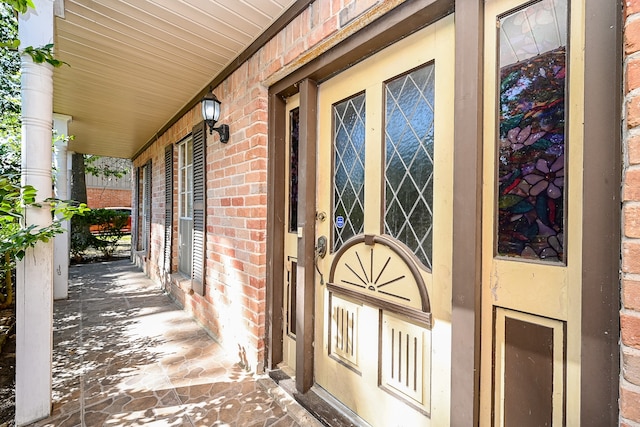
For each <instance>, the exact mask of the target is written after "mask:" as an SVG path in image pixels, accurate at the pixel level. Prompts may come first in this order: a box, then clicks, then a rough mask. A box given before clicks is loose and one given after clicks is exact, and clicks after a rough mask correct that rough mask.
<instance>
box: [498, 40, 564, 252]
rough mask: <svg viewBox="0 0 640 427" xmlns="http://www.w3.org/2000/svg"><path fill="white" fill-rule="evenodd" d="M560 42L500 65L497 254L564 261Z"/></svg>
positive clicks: (562, 75)
mask: <svg viewBox="0 0 640 427" xmlns="http://www.w3.org/2000/svg"><path fill="white" fill-rule="evenodd" d="M565 63H566V52H565V48H564V47H560V48H557V49H553V50H551V51H549V52H546V53H542V54H539V55H536V56H534V57H532V58H529V59H527V60H525V61H520V62H517V63H515V64H512V65H507V66H504V67H502V68H501V70H500V147H499V153H498V155H499V160H498V163H499V168H498V179H499V194H498V248H497V251H498V255H502V256H509V257H522V258H527V259H536V260H547V261H565V254H564V248H563V246H564V242H563V235H564V199H565V187H566V177H565V160H566V159H565V73H566V67H565V65H566V64H565Z"/></svg>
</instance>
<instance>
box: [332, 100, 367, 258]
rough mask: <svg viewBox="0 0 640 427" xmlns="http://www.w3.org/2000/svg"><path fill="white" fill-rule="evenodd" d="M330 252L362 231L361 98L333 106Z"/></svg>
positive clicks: (363, 130)
mask: <svg viewBox="0 0 640 427" xmlns="http://www.w3.org/2000/svg"><path fill="white" fill-rule="evenodd" d="M333 123H334V124H333V126H334V128H333V134H334V141H333V144H334V177H333V240H332V241H333V250H334V251H336V250H338V249H339V248H340V246H342V244H344V242H346V241H347V240H349V239H350V238H351V237H353V236H355V235H356V234H360V233H362V232H363V230H364V145H365V141H364V134H365V127H364V126H365V95H364V94H360V95H356V96H354V97H352V98H349V99H347V100H345V101H342V102H340V103H338V104H335V105H334V106H333Z"/></svg>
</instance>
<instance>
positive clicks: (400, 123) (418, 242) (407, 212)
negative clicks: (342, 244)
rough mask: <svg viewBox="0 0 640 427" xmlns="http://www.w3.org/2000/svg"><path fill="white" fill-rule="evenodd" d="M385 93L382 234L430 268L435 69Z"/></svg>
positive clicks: (397, 83)
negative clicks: (383, 211)
mask: <svg viewBox="0 0 640 427" xmlns="http://www.w3.org/2000/svg"><path fill="white" fill-rule="evenodd" d="M385 88H386V89H385V95H386V110H385V112H386V115H385V146H386V162H385V216H384V224H385V233H387V234H389V235H391V236H393V237H395V238H396V239H398V240H400V241H401V242H403V243H404V244H405V245H407V246H408V247H409V248H410V249H411V251H413V253H414V254H415V255H416V256H417V257H418V259H420V261H422V263H423V264H424V265H426V266H427V267H428V268H431V253H432V231H433V135H434V127H433V118H434V110H433V106H434V64H433V63H431V64H429V65H427V66H424V67H421V68H419V69H417V70H415V71H412V72H411V73H409V74H406V75H403V76H401V77H398V78H395V79H393V80H391V81H389V82H387V83H386V85H385Z"/></svg>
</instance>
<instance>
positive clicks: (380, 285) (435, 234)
mask: <svg viewBox="0 0 640 427" xmlns="http://www.w3.org/2000/svg"><path fill="white" fill-rule="evenodd" d="M453 35H454V18H453V15H451V16H448V17H446V18H444V19H442V20H440V21H439V22H437V23H435V24H432V25H431V26H429V27H428V28H425V29H423V30H421V31H419V32H417V33H415V34H413V35H411V36H409V37H407V38H405V39H403V40H401V41H400V42H397V43H395V44H394V45H392V46H390V47H388V48H386V49H384V50H383V51H381V52H380V53H377V54H376V55H374V56H372V57H370V58H368V59H366V60H365V61H363V62H361V63H359V64H357V65H355V66H353V67H351V68H350V69H348V70H346V71H344V72H342V73H341V74H339V75H338V76H336V77H334V78H332V79H331V80H328V81H327V82H324V83H323V84H321V85H320V87H319V91H318V108H319V111H318V114H319V129H318V132H319V133H318V141H319V147H320V148H319V153H318V166H317V169H318V180H317V182H318V192H317V194H318V209H317V210H318V218H319V221H318V223H317V226H316V230H317V237H318V238H321V237H326V238H327V241H328V251H327V255H326V256H325V257H324V258H321V259H319V260H318V265H317V267H318V274H317V278H316V279H317V280H316V283H317V285H316V326H315V331H316V339H315V343H316V345H315V352H316V353H315V381H316V384H317V385H318V386H320V387H322V388H324V389H325V390H326V391H328V392H329V393H330V394H332V395H333V396H334V397H335V398H336V399H338V400H339V401H340V402H342V403H343V404H344V405H346V406H347V407H348V408H350V409H351V410H352V411H353V412H355V413H356V414H357V415H358V416H359V417H361V418H362V419H364V420H365V421H366V422H367V423H369V424H371V425H373V426H385V427H386V426H418V425H420V426H423V425H437V426H444V425H448V424H449V413H450V409H449V407H450V405H449V401H450V382H451V379H450V367H451V353H450V349H451V325H450V321H451V263H452V260H451V254H452V234H451V230H452V214H453V212H452V197H453V196H452V189H453V179H452V172H453V169H452V165H453V76H454V67H453V65H454V64H453V51H454V37H453ZM323 218H324V220H322V219H323Z"/></svg>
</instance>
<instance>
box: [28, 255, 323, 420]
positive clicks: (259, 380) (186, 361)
mask: <svg viewBox="0 0 640 427" xmlns="http://www.w3.org/2000/svg"><path fill="white" fill-rule="evenodd" d="M54 310H55V314H54V332H53V340H54V346H53V348H54V351H53V409H52V415H51V417H49V418H47V419H45V420H41V421H39V422H37V423H35V424H32V426H39V427H40V426H58V427H62V426H99V425H111V426H125V425H126V426H135V425H145V426H151V425H163V426H169V425H171V426H196V425H198V426H200V425H202V426H205V425H206V426H266V425H271V426H312V425H319V423H318V422H317V421H316V420H315V419H313V418H312V417H311V416H310V415H309V414H308V413H307V412H306V411H305V410H304V409H302V407H301V406H299V405H298V404H297V403H296V402H295V401H294V400H293V399H292V398H291V397H289V396H288V395H287V394H286V393H284V392H283V391H282V390H281V389H280V388H279V387H278V386H276V384H275V383H274V382H273V380H271V379H270V378H269V377H268V376H266V375H262V376H261V375H255V374H254V373H253V372H248V371H247V370H245V369H243V367H242V366H240V365H239V364H238V363H236V362H237V358H234V357H233V355H232V354H228V353H226V352H225V350H224V349H223V348H222V347H221V346H220V345H219V344H218V343H217V342H216V341H214V340H213V339H212V338H211V337H210V336H209V335H208V334H207V333H206V332H205V330H204V329H203V328H202V327H200V325H198V324H197V323H196V322H195V321H194V320H193V319H192V318H191V317H190V316H189V314H188V313H186V312H185V311H184V310H182V309H181V308H180V307H178V306H177V305H176V304H175V303H174V302H173V301H172V300H171V299H170V298H169V297H168V296H167V295H166V294H165V293H164V292H163V291H162V290H161V289H159V287H158V286H157V285H156V284H154V283H152V282H151V281H150V280H149V279H148V278H147V277H145V275H144V274H143V273H142V272H141V271H139V270H138V269H137V268H136V267H135V266H134V265H132V264H131V263H130V262H129V261H128V260H123V261H112V262H103V263H94V264H82V265H76V266H72V267H71V268H70V280H69V298H68V299H67V300H63V301H57V302H56V303H55V304H54Z"/></svg>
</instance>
